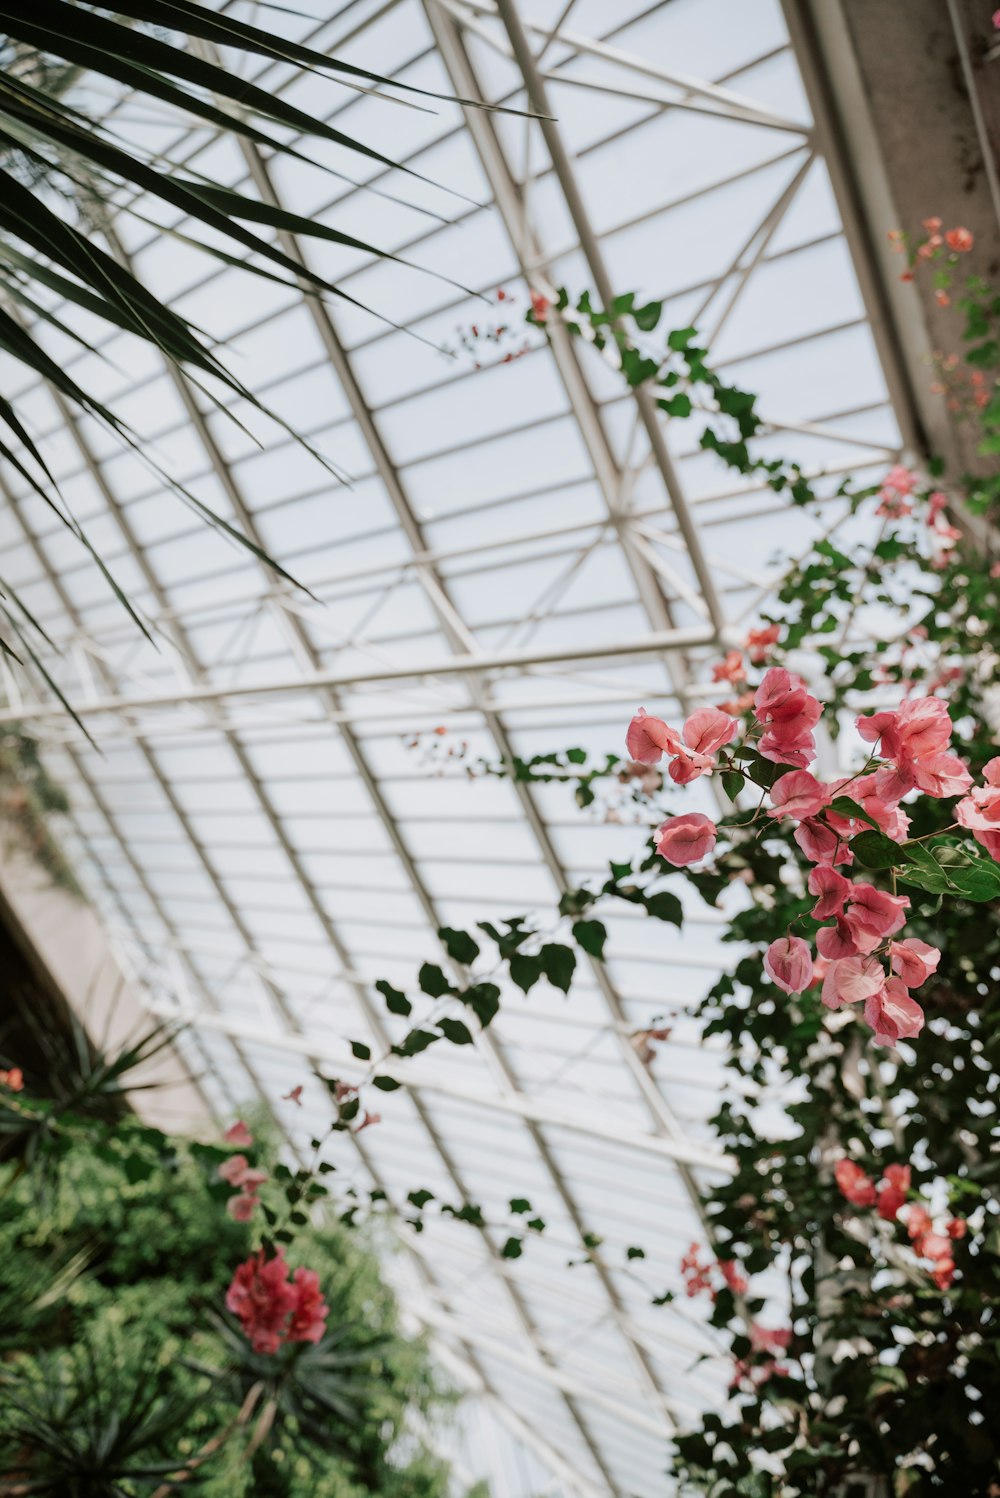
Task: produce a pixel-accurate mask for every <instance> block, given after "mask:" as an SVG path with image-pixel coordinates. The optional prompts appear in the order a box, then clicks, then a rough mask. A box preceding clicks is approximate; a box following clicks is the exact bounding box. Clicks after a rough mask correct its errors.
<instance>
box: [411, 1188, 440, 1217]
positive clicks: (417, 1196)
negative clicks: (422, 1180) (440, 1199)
mask: <svg viewBox="0 0 1000 1498" xmlns="http://www.w3.org/2000/svg"><path fill="white" fill-rule="evenodd" d="M406 1200H407V1201H408V1202H409V1203H410V1206H411V1207H416V1209H417V1211H418V1212H419V1211H422V1209H423V1208H424V1207H426V1205H427V1203H428V1202H432V1201H433V1200H434V1193H433V1191H428V1190H427V1188H426V1187H423V1188H421V1190H419V1191H410V1192H408V1193H407V1197H406Z"/></svg>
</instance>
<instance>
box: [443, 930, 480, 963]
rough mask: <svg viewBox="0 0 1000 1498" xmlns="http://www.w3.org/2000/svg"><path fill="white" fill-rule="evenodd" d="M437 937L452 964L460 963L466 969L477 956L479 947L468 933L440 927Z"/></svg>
mask: <svg viewBox="0 0 1000 1498" xmlns="http://www.w3.org/2000/svg"><path fill="white" fill-rule="evenodd" d="M438 936H439V937H440V938H441V941H442V943H443V944H444V949H445V951H446V952H447V953H448V956H449V957H450V958H451V959H452V961H453V962H461V963H463V964H464V965H465V966H466V967H468V966H469V965H470V963H473V962H475V960H476V958H477V957H478V956H479V947H478V945H477V944H476V942H474V941H473V939H472V937H471V936H470V935H469V933H468V931H455V930H454V929H453V928H452V927H451V926H442V927H441V929H440V930H439V931H438Z"/></svg>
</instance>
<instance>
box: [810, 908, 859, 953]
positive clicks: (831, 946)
mask: <svg viewBox="0 0 1000 1498" xmlns="http://www.w3.org/2000/svg"><path fill="white" fill-rule="evenodd" d="M816 950H817V952H818V953H819V954H820V956H821V957H825V958H826V960H827V961H828V962H839V961H840V960H841V958H844V957H857V955H858V950H859V949H858V944H857V942H856V941H855V940H854V935H853V933H852V931H851V928H850V926H849V925H848V924H847V920H846V919H845V917H844V916H843V915H838V916H837V918H836V920H835V921H834V923H833V925H832V926H823V927H822V929H821V930H819V931H817V932H816Z"/></svg>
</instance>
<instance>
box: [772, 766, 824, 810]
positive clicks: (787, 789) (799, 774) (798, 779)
mask: <svg viewBox="0 0 1000 1498" xmlns="http://www.w3.org/2000/svg"><path fill="white" fill-rule="evenodd" d="M829 800H830V789H829V787H828V786H825V785H824V784H823V783H822V781H819V780H817V779H816V777H815V775H810V773H809V771H808V770H793V771H792V772H791V774H790V775H782V776H781V778H780V779H779V780H776V781H775V782H774V785H773V786H772V788H771V801H772V803H773V806H772V810H771V811H769V812H768V816H770V817H776V818H779V819H780V818H782V817H794V818H795V819H796V821H799V822H802V821H805V820H807V819H808V818H810V817H815V816H817V815H818V814H819V813H820V812H821V811H822V810H823V808H824V806H826V805H827V803H828V802H829Z"/></svg>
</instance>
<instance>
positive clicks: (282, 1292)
mask: <svg viewBox="0 0 1000 1498" xmlns="http://www.w3.org/2000/svg"><path fill="white" fill-rule="evenodd" d="M297 1304H298V1299H297V1296H296V1293H295V1291H294V1289H293V1288H292V1286H291V1285H290V1284H289V1283H288V1265H287V1264H286V1263H285V1255H284V1250H283V1249H279V1250H278V1253H277V1256H276V1257H275V1258H273V1259H267V1258H265V1256H264V1250H263V1249H261V1250H260V1252H259V1253H257V1254H254V1255H253V1257H252V1258H249V1259H247V1261H246V1262H245V1263H244V1264H241V1265H240V1266H239V1268H238V1269H237V1270H236V1273H235V1274H234V1275H233V1280H232V1284H231V1285H230V1286H229V1289H228V1290H227V1291H226V1310H227V1311H232V1313H233V1315H234V1316H236V1317H238V1318H239V1321H240V1324H241V1325H242V1327H243V1330H244V1332H245V1333H246V1335H247V1337H248V1338H249V1339H250V1345H251V1347H252V1348H253V1350H254V1352H268V1353H271V1352H277V1350H278V1348H279V1347H280V1346H281V1344H282V1342H283V1341H284V1337H285V1331H286V1328H287V1324H288V1318H289V1316H290V1315H291V1314H292V1312H293V1311H294V1310H295V1308H296V1306H297Z"/></svg>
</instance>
